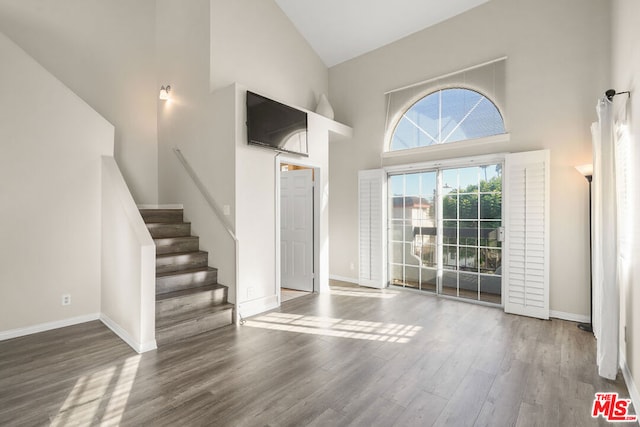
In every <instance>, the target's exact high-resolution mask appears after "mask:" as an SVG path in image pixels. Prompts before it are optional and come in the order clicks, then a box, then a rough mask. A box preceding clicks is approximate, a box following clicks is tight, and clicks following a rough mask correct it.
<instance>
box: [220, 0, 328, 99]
mask: <svg viewBox="0 0 640 427" xmlns="http://www.w3.org/2000/svg"><path fill="white" fill-rule="evenodd" d="M210 60H211V76H210V79H211V81H210V84H211V88H212V89H216V88H221V87H226V86H228V85H230V84H232V83H240V84H242V85H245V86H246V87H247V88H249V89H250V90H252V91H254V92H259V93H263V92H264V93H270V94H271V95H272V96H277V97H278V98H280V99H282V100H284V101H286V102H287V103H290V104H292V105H299V106H301V107H305V108H308V109H311V110H313V109H314V108H315V106H316V101H317V97H318V96H319V95H320V94H321V93H327V90H328V80H327V79H328V71H327V67H326V66H325V65H324V63H323V62H322V60H321V59H320V57H319V56H318V55H317V54H316V53H315V52H314V51H313V50H312V49H311V47H310V46H309V44H308V43H307V41H306V40H305V39H304V38H303V37H302V36H301V35H300V33H298V30H297V29H296V28H295V27H294V25H293V24H292V23H291V21H289V19H288V18H287V17H286V15H285V14H284V13H283V12H282V10H281V9H280V7H279V6H278V5H277V4H276V3H275V2H274V1H273V0H234V1H228V0H211V56H210Z"/></svg>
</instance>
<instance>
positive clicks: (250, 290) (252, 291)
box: [247, 288, 255, 298]
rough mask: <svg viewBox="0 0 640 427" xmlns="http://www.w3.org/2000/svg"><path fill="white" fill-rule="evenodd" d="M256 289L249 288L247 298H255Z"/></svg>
mask: <svg viewBox="0 0 640 427" xmlns="http://www.w3.org/2000/svg"><path fill="white" fill-rule="evenodd" d="M254 291H255V288H247V298H253V294H254Z"/></svg>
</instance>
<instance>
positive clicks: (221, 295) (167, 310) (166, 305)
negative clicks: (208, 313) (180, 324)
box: [156, 288, 227, 317]
mask: <svg viewBox="0 0 640 427" xmlns="http://www.w3.org/2000/svg"><path fill="white" fill-rule="evenodd" d="M226 291H227V288H220V289H215V290H211V291H206V292H199V293H197V294H193V295H185V296H184V297H179V298H171V299H168V300H161V301H157V302H156V316H158V317H160V316H173V315H176V314H180V313H183V312H186V311H190V310H198V309H201V308H206V307H211V306H212V305H215V304H224V303H226V302H227V292H226Z"/></svg>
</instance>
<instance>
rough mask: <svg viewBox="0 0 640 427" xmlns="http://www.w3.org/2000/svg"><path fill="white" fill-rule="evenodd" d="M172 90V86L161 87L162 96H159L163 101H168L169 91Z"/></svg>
mask: <svg viewBox="0 0 640 427" xmlns="http://www.w3.org/2000/svg"><path fill="white" fill-rule="evenodd" d="M170 91H171V86H169V85H167V87H164V86H161V87H160V96H159V98H160V99H162V100H163V101H167V100H168V99H169V92H170Z"/></svg>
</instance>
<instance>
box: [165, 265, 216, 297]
mask: <svg viewBox="0 0 640 427" xmlns="http://www.w3.org/2000/svg"><path fill="white" fill-rule="evenodd" d="M214 283H218V271H217V270H209V271H198V272H195V273H184V274H180V275H176V276H164V277H157V278H156V293H157V294H165V293H167V292H173V291H181V290H183V289H188V288H194V287H197V286H204V285H212V284H214Z"/></svg>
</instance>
